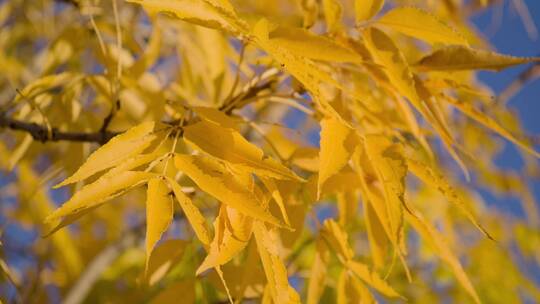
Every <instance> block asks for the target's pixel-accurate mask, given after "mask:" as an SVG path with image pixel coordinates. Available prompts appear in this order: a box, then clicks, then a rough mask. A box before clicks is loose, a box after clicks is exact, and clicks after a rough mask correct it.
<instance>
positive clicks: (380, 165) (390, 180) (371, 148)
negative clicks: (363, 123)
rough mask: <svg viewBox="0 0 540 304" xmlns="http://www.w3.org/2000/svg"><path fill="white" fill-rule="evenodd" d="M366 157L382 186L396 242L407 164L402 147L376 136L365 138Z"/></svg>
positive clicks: (400, 227) (400, 231)
mask: <svg viewBox="0 0 540 304" xmlns="http://www.w3.org/2000/svg"><path fill="white" fill-rule="evenodd" d="M364 146H365V151H366V155H367V157H368V158H369V160H370V161H371V164H372V166H373V168H374V170H375V173H376V175H377V179H378V180H379V182H380V183H381V184H382V187H383V193H384V198H385V202H386V204H385V205H386V209H387V212H388V216H389V224H390V229H391V231H392V233H393V234H394V237H395V239H396V240H400V238H401V236H402V233H403V231H402V229H403V209H404V204H405V202H404V195H405V176H406V175H407V164H406V162H405V158H404V156H403V150H402V147H401V146H400V145H398V144H394V143H392V142H391V141H390V140H389V139H388V138H386V137H383V136H377V135H368V136H366V137H365V140H364Z"/></svg>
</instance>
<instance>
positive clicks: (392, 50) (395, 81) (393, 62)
mask: <svg viewBox="0 0 540 304" xmlns="http://www.w3.org/2000/svg"><path fill="white" fill-rule="evenodd" d="M364 38H365V42H366V47H367V48H368V49H369V52H370V53H371V55H372V56H373V59H374V60H375V63H378V64H380V65H381V66H383V67H384V71H385V74H386V76H387V77H388V79H389V80H390V83H391V84H392V85H393V86H394V87H395V88H396V89H397V91H398V92H399V93H401V94H402V95H403V96H405V97H407V99H409V101H410V102H411V103H412V104H413V105H414V107H415V108H416V109H417V110H419V111H421V109H422V106H421V102H420V99H419V97H418V93H417V92H416V87H415V82H414V78H413V74H412V72H411V70H410V69H409V65H408V64H407V61H406V60H405V57H404V56H403V53H402V52H401V51H400V50H399V48H398V47H397V46H396V45H395V43H394V41H392V39H391V38H390V37H388V35H386V34H385V33H384V32H383V31H381V30H379V29H377V28H373V27H371V28H368V29H366V30H365V31H364Z"/></svg>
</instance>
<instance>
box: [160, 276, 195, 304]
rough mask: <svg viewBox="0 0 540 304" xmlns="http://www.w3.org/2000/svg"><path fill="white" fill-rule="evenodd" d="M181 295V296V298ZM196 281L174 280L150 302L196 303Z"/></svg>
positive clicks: (170, 303)
mask: <svg viewBox="0 0 540 304" xmlns="http://www.w3.org/2000/svg"><path fill="white" fill-rule="evenodd" d="M179 297H180V298H179ZM195 300H196V298H195V282H194V281H193V280H187V281H180V282H174V283H171V284H169V285H168V286H166V287H165V288H164V289H163V290H161V291H160V292H159V293H158V294H157V295H156V296H155V297H154V298H153V299H152V301H151V302H150V303H152V304H175V303H179V302H181V303H195Z"/></svg>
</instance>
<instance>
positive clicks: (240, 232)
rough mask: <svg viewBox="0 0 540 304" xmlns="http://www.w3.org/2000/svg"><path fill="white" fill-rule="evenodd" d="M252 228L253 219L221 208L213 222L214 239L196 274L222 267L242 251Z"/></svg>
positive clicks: (232, 210)
mask: <svg viewBox="0 0 540 304" xmlns="http://www.w3.org/2000/svg"><path fill="white" fill-rule="evenodd" d="M252 227H253V218H251V217H248V216H245V215H243V214H241V213H240V212H238V211H236V210H235V209H233V208H230V207H226V206H222V207H221V209H220V211H219V215H218V217H217V218H216V220H215V221H214V239H213V240H212V242H211V244H210V249H209V251H208V255H207V256H206V258H205V259H204V261H203V262H202V264H201V265H200V266H199V268H198V269H197V274H200V273H202V272H204V271H206V270H208V269H210V268H213V267H218V266H221V265H224V264H225V263H227V262H229V261H230V260H231V259H233V258H234V257H235V256H236V255H238V254H239V253H240V252H241V251H242V250H244V248H246V246H247V244H248V242H249V240H250V238H251V232H252V229H253V228H252Z"/></svg>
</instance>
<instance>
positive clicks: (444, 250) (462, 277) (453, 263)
mask: <svg viewBox="0 0 540 304" xmlns="http://www.w3.org/2000/svg"><path fill="white" fill-rule="evenodd" d="M406 219H407V221H408V222H409V223H410V224H411V226H413V228H414V229H415V230H416V231H417V232H418V234H420V236H421V237H422V239H423V240H425V241H427V242H428V243H429V244H431V245H432V246H433V247H434V248H435V249H436V250H437V252H438V254H439V256H440V258H441V259H442V260H443V261H444V262H445V263H447V264H448V266H450V268H451V269H452V271H453V272H454V275H455V276H456V278H457V280H458V282H459V283H460V284H461V286H463V288H464V289H465V291H467V293H468V294H469V295H470V296H471V297H472V298H473V299H474V301H475V302H476V303H480V299H479V298H478V294H477V293H476V291H475V290H474V286H473V285H472V283H471V281H470V280H469V277H468V276H467V274H466V273H465V271H464V270H463V267H462V266H461V264H460V262H459V260H458V258H457V257H455V256H454V254H453V253H452V251H451V250H450V248H448V245H447V244H446V242H445V241H444V238H443V236H442V235H441V234H440V233H438V232H437V230H436V229H435V228H433V227H432V226H431V225H430V224H429V223H428V222H427V221H426V220H425V219H424V218H423V217H422V216H421V215H420V214H418V213H415V214H410V213H408V212H407V213H406Z"/></svg>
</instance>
